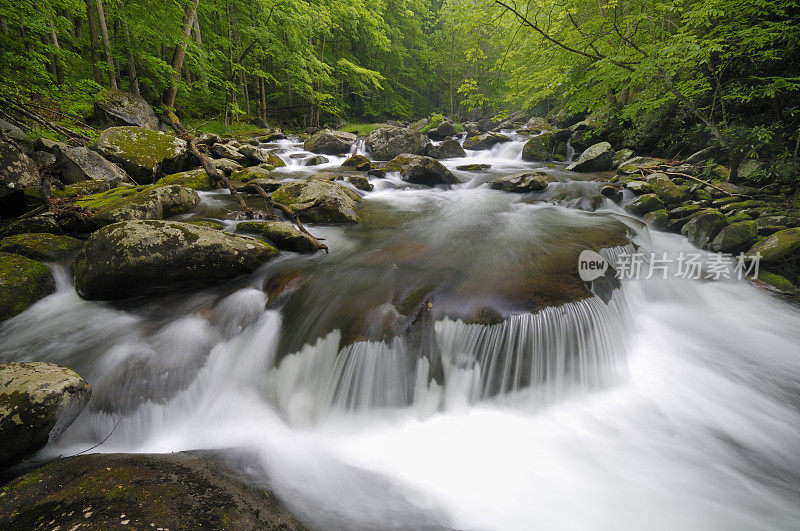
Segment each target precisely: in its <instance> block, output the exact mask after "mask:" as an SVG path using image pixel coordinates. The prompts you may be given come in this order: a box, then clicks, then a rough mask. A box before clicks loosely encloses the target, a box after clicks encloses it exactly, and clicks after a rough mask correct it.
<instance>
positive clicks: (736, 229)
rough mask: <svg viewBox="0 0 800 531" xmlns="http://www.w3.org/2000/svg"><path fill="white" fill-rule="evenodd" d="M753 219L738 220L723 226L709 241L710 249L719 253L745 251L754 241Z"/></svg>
mask: <svg viewBox="0 0 800 531" xmlns="http://www.w3.org/2000/svg"><path fill="white" fill-rule="evenodd" d="M756 234H757V227H756V222H755V221H740V222H739V223H732V224H730V225H728V226H727V227H723V228H722V230H721V231H719V234H717V235H716V236H715V237H714V240H713V241H712V242H711V249H712V250H714V251H717V252H720V253H738V252H740V251H745V250H747V249H748V248H750V246H751V245H753V242H755V241H756Z"/></svg>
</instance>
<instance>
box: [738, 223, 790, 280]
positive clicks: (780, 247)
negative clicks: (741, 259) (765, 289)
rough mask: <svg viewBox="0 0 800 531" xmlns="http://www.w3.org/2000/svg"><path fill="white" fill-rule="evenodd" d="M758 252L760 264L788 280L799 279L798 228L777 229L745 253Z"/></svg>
mask: <svg viewBox="0 0 800 531" xmlns="http://www.w3.org/2000/svg"><path fill="white" fill-rule="evenodd" d="M756 253H759V254H760V255H761V266H763V267H764V268H766V269H767V270H768V271H772V272H774V273H777V274H779V275H782V276H784V277H786V278H788V279H790V280H800V278H799V277H800V228H791V229H784V230H781V231H778V232H776V233H774V234H772V235H771V236H769V237H767V238H766V239H765V240H762V241H760V242H758V243H757V244H755V245H754V246H753V247H751V248H750V250H748V251H747V254H748V255H750V256H753V255H755V254H756Z"/></svg>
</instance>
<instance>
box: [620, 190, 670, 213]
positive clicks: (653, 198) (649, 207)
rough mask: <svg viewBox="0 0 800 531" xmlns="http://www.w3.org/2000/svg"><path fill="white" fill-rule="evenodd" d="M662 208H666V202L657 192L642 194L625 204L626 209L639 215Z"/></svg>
mask: <svg viewBox="0 0 800 531" xmlns="http://www.w3.org/2000/svg"><path fill="white" fill-rule="evenodd" d="M662 208H664V202H663V201H662V200H661V199H660V198H659V197H658V196H657V195H656V194H642V195H640V196H638V197H637V198H636V199H634V200H633V201H631V202H630V203H628V204H627V205H625V210H627V211H628V212H630V213H631V214H636V215H637V216H643V215H645V214H647V213H648V212H652V211H654V210H661V209H662Z"/></svg>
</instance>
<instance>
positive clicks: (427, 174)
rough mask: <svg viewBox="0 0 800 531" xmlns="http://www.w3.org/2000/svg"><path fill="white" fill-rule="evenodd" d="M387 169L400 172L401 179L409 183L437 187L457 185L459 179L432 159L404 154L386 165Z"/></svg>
mask: <svg viewBox="0 0 800 531" xmlns="http://www.w3.org/2000/svg"><path fill="white" fill-rule="evenodd" d="M386 169H388V170H390V171H398V172H400V177H401V178H402V179H403V180H404V181H406V182H409V183H413V184H424V185H426V186H436V185H437V184H456V183H458V182H459V181H458V179H456V176H455V175H453V174H452V172H451V171H450V170H448V169H447V168H446V167H444V165H443V164H442V163H441V162H439V161H438V160H435V159H433V158H431V157H425V156H422V155H411V154H408V153H404V154H402V155H398V156H396V157H395V158H393V159H392V160H391V161H389V162H388V163H387V164H386Z"/></svg>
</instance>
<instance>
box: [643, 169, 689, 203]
mask: <svg viewBox="0 0 800 531" xmlns="http://www.w3.org/2000/svg"><path fill="white" fill-rule="evenodd" d="M647 184H649V185H650V189H651V190H653V193H654V194H656V195H657V196H658V197H659V198H660V199H661V200H662V201H664V204H666V205H674V204H677V203H680V202H681V201H683V199H684V198H685V195H686V194H685V193H684V191H683V190H681V189H680V188H679V187H678V185H677V184H675V183H673V182H672V181H671V180H670V178H669V177H667V175H666V174H664V173H654V174H652V175H651V176H649V177H648V178H647Z"/></svg>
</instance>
